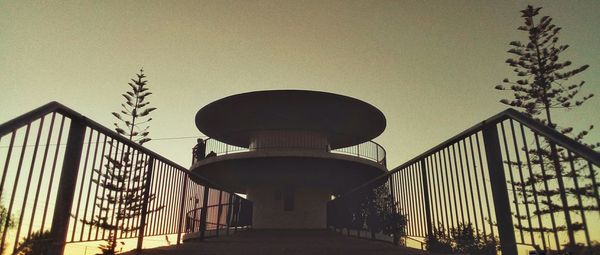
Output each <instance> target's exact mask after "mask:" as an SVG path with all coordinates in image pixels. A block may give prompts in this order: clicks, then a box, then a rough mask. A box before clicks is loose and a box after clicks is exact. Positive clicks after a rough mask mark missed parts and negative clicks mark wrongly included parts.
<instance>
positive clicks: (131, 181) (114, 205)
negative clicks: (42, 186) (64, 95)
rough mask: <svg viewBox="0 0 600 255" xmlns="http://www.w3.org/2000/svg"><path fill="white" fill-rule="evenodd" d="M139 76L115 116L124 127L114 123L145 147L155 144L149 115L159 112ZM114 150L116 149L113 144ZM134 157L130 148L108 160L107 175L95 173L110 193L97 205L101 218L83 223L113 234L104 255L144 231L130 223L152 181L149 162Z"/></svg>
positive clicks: (104, 248) (152, 196) (100, 183)
mask: <svg viewBox="0 0 600 255" xmlns="http://www.w3.org/2000/svg"><path fill="white" fill-rule="evenodd" d="M136 76H137V77H136V79H131V81H132V82H130V83H128V85H129V86H130V87H131V90H129V91H127V92H126V93H125V94H123V97H124V98H125V99H126V100H125V103H123V104H121V106H122V110H121V111H120V113H116V112H113V113H112V114H113V116H115V118H117V120H119V122H120V124H119V123H114V125H115V130H116V131H117V132H118V133H119V134H121V135H123V136H125V137H127V138H128V139H129V140H131V141H134V142H137V143H139V144H140V145H142V144H144V143H146V142H149V141H150V140H151V139H150V138H149V137H148V134H149V131H148V127H149V126H148V125H147V123H148V122H150V121H151V120H152V118H149V117H148V115H149V114H150V113H151V112H152V111H154V110H156V108H154V107H148V105H149V103H150V102H149V101H148V100H147V99H146V98H147V97H148V96H150V95H151V94H152V93H151V92H149V89H148V88H147V87H146V85H147V82H148V81H147V80H146V79H145V78H146V76H145V75H144V71H143V70H140V72H139V73H138V74H136ZM111 146H115V145H113V144H111ZM133 154H134V153H133V151H132V150H131V148H127V149H126V150H125V151H123V152H122V153H121V154H120V155H116V156H115V157H111V156H105V158H106V160H107V163H106V164H105V165H104V166H103V167H104V171H101V170H100V169H95V170H94V171H95V172H96V174H97V176H99V177H98V179H96V180H94V182H95V183H96V184H97V185H99V186H100V187H102V188H103V189H104V190H105V191H106V196H104V197H98V199H99V200H100V202H99V203H98V204H96V206H97V208H98V209H99V213H98V215H96V216H95V218H94V219H92V220H90V221H87V220H83V222H84V223H86V224H91V225H94V226H97V227H99V228H101V229H103V230H106V231H108V232H109V237H108V240H107V243H106V244H102V245H100V249H101V250H102V254H107V255H108V254H115V253H116V252H117V247H118V245H119V243H118V242H117V238H119V237H121V236H123V235H124V234H127V233H130V232H133V231H138V230H139V228H140V226H139V225H138V226H135V225H134V224H129V221H130V220H133V219H135V218H137V217H140V216H141V213H142V208H143V206H144V191H145V186H144V184H145V183H146V182H147V181H149V180H146V175H145V174H144V172H145V169H146V167H147V165H148V162H146V161H145V160H143V159H142V157H139V156H135V157H134V156H133ZM154 198H155V196H154V194H151V195H150V196H149V199H148V203H149V202H150V201H152V200H154ZM162 208H163V206H160V207H158V208H157V209H154V210H148V213H153V212H156V211H158V210H161V209H162ZM140 224H145V222H140ZM121 244H122V243H121Z"/></svg>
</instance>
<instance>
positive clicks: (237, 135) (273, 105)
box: [196, 90, 386, 149]
mask: <svg viewBox="0 0 600 255" xmlns="http://www.w3.org/2000/svg"><path fill="white" fill-rule="evenodd" d="M385 125H386V120H385V116H384V115H383V113H382V112H381V111H379V110H378V109H377V108H375V107H374V106H372V105H370V104H368V103H366V102H363V101H361V100H358V99H355V98H351V97H347V96H342V95H337V94H332V93H327V92H319V91H307V90H267V91H255V92H249V93H243V94H237V95H233V96H229V97H225V98H222V99H220V100H217V101H214V102H212V103H210V104H208V105H206V106H205V107H203V108H202V109H200V110H199V111H198V113H197V114H196V126H197V127H198V129H199V130H200V131H201V132H202V133H204V134H205V135H207V136H209V137H212V138H214V139H216V140H219V141H221V142H224V143H228V144H232V145H236V146H241V147H246V148H247V147H248V146H249V143H250V136H251V135H252V133H253V132H255V131H259V130H309V131H315V132H322V133H325V134H326V135H327V138H328V140H329V143H330V145H331V148H332V149H336V148H342V147H347V146H352V145H356V144H360V143H362V142H366V141H369V140H371V139H373V138H375V137H377V136H379V135H380V134H381V133H382V132H383V130H384V129H385Z"/></svg>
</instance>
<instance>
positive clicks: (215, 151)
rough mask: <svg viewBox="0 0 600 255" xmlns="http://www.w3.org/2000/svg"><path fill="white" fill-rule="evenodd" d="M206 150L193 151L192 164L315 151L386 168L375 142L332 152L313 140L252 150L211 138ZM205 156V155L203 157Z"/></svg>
mask: <svg viewBox="0 0 600 255" xmlns="http://www.w3.org/2000/svg"><path fill="white" fill-rule="evenodd" d="M205 143H206V150H205V152H204V153H202V152H200V151H198V146H197V145H196V147H194V148H193V150H192V164H194V163H196V162H197V161H198V160H201V159H204V158H208V157H213V156H222V155H228V154H233V153H243V152H251V151H261V150H280V151H283V150H303V151H306V150H313V151H327V152H330V153H335V154H343V155H349V156H355V157H358V158H362V159H366V160H370V161H373V162H376V163H378V164H380V165H382V166H386V158H385V149H384V148H383V147H382V146H381V145H379V144H378V143H376V142H374V141H367V142H364V143H361V144H358V145H354V146H349V147H344V148H339V149H334V150H331V149H330V148H329V146H325V147H323V146H322V145H320V144H321V143H320V141H316V140H311V139H302V140H293V141H292V140H283V141H278V142H277V143H276V145H273V144H256V145H254V146H253V147H251V148H244V147H239V146H234V145H230V144H226V143H223V142H220V141H217V140H215V139H212V138H209V139H206V140H205ZM202 154H204V155H202Z"/></svg>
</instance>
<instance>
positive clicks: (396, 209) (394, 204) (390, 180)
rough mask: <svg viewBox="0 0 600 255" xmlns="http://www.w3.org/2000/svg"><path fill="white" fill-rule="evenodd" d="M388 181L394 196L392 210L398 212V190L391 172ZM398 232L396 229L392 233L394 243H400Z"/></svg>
mask: <svg viewBox="0 0 600 255" xmlns="http://www.w3.org/2000/svg"><path fill="white" fill-rule="evenodd" d="M388 181H389V182H390V187H389V188H390V195H391V196H392V206H393V208H392V210H393V213H394V214H397V213H398V207H397V206H396V192H395V191H394V184H395V183H394V178H393V177H392V174H390V175H389V176H388ZM398 236H399V235H398V233H396V231H394V233H393V234H392V238H393V239H394V240H393V241H394V245H398V243H399V242H398V241H399V240H398Z"/></svg>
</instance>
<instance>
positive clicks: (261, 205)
mask: <svg viewBox="0 0 600 255" xmlns="http://www.w3.org/2000/svg"><path fill="white" fill-rule="evenodd" d="M289 190H290V186H288V185H283V186H280V187H272V186H271V187H269V186H262V187H251V188H249V189H248V193H247V195H248V199H249V200H251V201H252V202H253V212H252V213H253V216H252V228H256V229H324V228H326V227H327V226H326V221H327V201H329V200H330V198H331V195H330V193H329V192H328V191H326V190H323V189H318V188H314V187H307V186H298V185H294V186H293V200H294V207H293V210H289V211H286V210H284V204H285V200H286V192H289Z"/></svg>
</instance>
